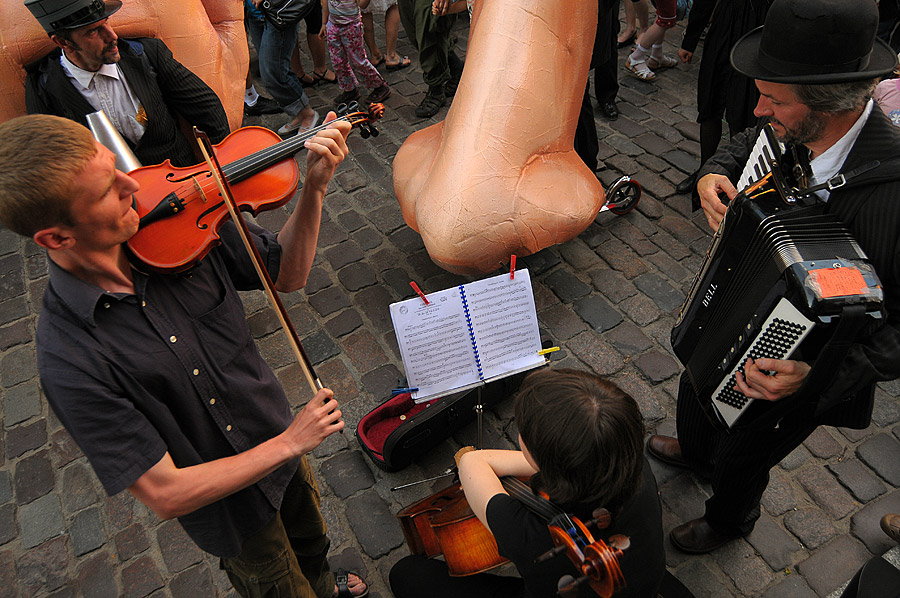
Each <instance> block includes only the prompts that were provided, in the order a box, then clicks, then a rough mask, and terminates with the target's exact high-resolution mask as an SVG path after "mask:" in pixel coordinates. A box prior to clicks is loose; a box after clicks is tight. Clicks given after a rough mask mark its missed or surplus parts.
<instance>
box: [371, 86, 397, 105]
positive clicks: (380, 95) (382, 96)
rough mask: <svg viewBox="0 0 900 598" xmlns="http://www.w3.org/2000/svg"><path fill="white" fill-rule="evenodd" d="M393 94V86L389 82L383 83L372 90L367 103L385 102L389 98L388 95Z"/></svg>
mask: <svg viewBox="0 0 900 598" xmlns="http://www.w3.org/2000/svg"><path fill="white" fill-rule="evenodd" d="M390 95H391V88H390V87H388V84H387V83H382V84H381V85H379V86H378V87H376V88H375V89H373V90H372V93H370V94H369V95H368V96H366V103H367V104H377V103H378V102H383V101H385V100H386V99H388V96H390Z"/></svg>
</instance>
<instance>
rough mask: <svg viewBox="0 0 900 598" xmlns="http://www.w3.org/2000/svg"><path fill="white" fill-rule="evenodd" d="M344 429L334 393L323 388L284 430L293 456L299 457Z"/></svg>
mask: <svg viewBox="0 0 900 598" xmlns="http://www.w3.org/2000/svg"><path fill="white" fill-rule="evenodd" d="M343 429H344V420H342V419H341V410H340V409H338V402H337V401H336V400H334V393H333V392H331V390H330V389H327V388H323V389H322V390H320V391H319V392H317V393H316V396H314V397H313V398H312V399H310V401H309V403H307V404H306V406H305V407H303V409H301V410H300V412H299V413H297V415H296V416H295V417H294V421H292V422H291V425H290V426H288V428H287V430H285V431H284V432H282V434H281V436H282V438H283V440H284V441H285V442H287V443H288V445H289V447H290V450H291V453H292V454H293V456H297V457H299V456H300V455H305V454H306V453H308V452H310V451H312V450H313V449H314V448H316V447H317V446H319V445H320V444H321V443H322V441H323V440H325V439H326V438H328V436H330V435H331V434H334V433H335V432H338V431H340V430H343Z"/></svg>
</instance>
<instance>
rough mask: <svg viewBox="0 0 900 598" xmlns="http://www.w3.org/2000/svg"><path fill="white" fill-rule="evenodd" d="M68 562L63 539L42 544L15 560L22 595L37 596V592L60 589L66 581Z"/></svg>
mask: <svg viewBox="0 0 900 598" xmlns="http://www.w3.org/2000/svg"><path fill="white" fill-rule="evenodd" d="M69 560H70V559H69V554H68V551H67V550H66V541H65V538H55V539H53V540H50V541H48V542H44V543H43V544H41V545H40V546H38V547H37V548H36V549H35V550H32V551H29V552H28V553H26V554H23V555H22V556H20V557H19V558H18V559H16V572H17V573H18V575H19V583H20V584H21V586H22V588H23V590H24V594H25V595H29V596H32V595H37V594H39V590H44V591H53V590H56V589H58V588H60V587H61V586H62V585H63V584H64V583H65V581H66V569H67V568H68V565H69Z"/></svg>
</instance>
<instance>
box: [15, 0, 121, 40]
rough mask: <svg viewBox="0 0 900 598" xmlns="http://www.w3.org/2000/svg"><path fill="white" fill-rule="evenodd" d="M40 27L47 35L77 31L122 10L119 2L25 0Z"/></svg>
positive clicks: (111, 0) (110, 0)
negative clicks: (71, 30)
mask: <svg viewBox="0 0 900 598" xmlns="http://www.w3.org/2000/svg"><path fill="white" fill-rule="evenodd" d="M25 7H26V8H27V9H28V10H30V11H31V14H32V15H34V18H35V19H37V20H38V23H40V24H41V27H43V28H44V31H46V32H47V33H48V34H51V35H52V34H54V33H56V32H57V31H62V30H65V29H77V28H79V27H84V26H85V25H90V24H91V23H96V22H97V21H100V20H102V19H105V18H106V17H108V16H109V15H111V14H113V13H114V12H116V11H117V10H119V9H120V8H122V2H121V1H120V0H106V1H105V2H104V0H25Z"/></svg>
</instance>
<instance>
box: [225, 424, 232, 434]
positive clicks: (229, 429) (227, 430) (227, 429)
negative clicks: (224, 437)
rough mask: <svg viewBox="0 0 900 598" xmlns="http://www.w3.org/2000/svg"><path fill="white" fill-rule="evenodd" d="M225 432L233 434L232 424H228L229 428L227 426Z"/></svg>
mask: <svg viewBox="0 0 900 598" xmlns="http://www.w3.org/2000/svg"><path fill="white" fill-rule="evenodd" d="M225 431H226V432H231V424H228V425H227V426H225Z"/></svg>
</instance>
